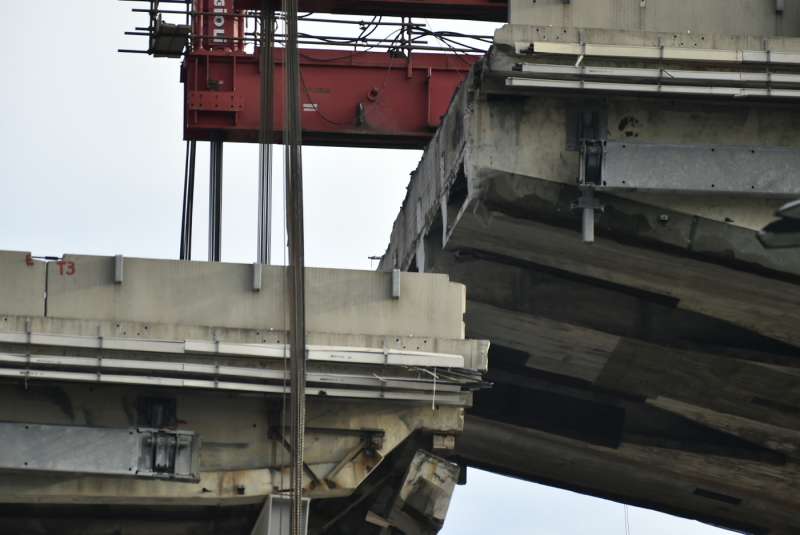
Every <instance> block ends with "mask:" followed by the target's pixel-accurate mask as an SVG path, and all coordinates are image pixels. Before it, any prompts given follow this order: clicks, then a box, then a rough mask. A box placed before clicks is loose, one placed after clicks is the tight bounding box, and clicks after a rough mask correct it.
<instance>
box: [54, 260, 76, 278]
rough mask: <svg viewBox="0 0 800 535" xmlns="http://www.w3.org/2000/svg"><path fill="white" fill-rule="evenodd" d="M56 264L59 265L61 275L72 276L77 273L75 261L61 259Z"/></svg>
mask: <svg viewBox="0 0 800 535" xmlns="http://www.w3.org/2000/svg"><path fill="white" fill-rule="evenodd" d="M56 264H57V265H58V274H59V275H70V276H71V275H74V274H75V262H73V261H72V260H59V261H58V262H56Z"/></svg>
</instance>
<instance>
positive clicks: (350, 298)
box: [0, 255, 465, 338]
mask: <svg viewBox="0 0 800 535" xmlns="http://www.w3.org/2000/svg"><path fill="white" fill-rule="evenodd" d="M64 261H65V262H72V263H73V264H72V265H74V273H72V274H70V272H71V269H70V270H59V269H56V268H55V266H53V269H50V270H49V272H48V281H47V284H48V292H47V315H48V316H49V317H55V318H75V319H117V320H122V321H141V322H154V323H165V324H182V325H204V326H213V327H232V328H242V329H270V328H271V329H285V328H286V325H287V321H288V320H287V319H286V308H285V297H286V295H287V290H286V276H285V275H286V273H285V269H284V268H280V267H269V266H262V267H261V268H260V269H261V270H262V281H263V283H262V289H261V290H260V291H254V290H253V270H254V267H253V266H252V265H246V264H223V263H206V262H178V261H171V260H146V259H138V258H126V259H125V260H124V281H123V282H122V283H121V284H117V283H115V282H114V258H113V257H98V256H81V255H66V256H65V257H64ZM20 269H21V268H20ZM306 273H307V276H306V287H307V290H306V295H307V303H306V306H307V308H308V319H307V325H308V330H309V331H315V332H330V333H352V334H365V335H403V336H408V335H411V336H418V337H424V336H437V337H442V338H463V332H464V331H463V322H462V320H461V315H462V314H463V310H464V301H465V297H464V288H463V286H460V285H458V284H453V283H450V282H449V281H448V280H447V277H445V276H427V277H426V276H420V275H416V274H408V273H406V274H403V275H402V280H401V297H400V298H399V299H392V296H391V284H392V282H391V274H386V273H374V272H361V271H347V270H331V269H314V268H309V269H308V270H307V272H306ZM41 300H43V297H42V298H41ZM3 312H5V313H12V312H13V310H9V311H6V310H5V308H4V307H3V305H2V304H0V313H3Z"/></svg>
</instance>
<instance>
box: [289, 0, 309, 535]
mask: <svg viewBox="0 0 800 535" xmlns="http://www.w3.org/2000/svg"><path fill="white" fill-rule="evenodd" d="M297 4H298V0H284V11H285V12H286V47H285V63H284V65H285V67H284V69H285V70H284V73H285V82H286V90H285V99H286V100H285V106H286V110H285V113H284V118H285V120H284V122H285V124H284V144H285V150H286V154H285V165H286V219H287V221H286V223H287V225H286V226H287V229H288V237H289V267H288V270H289V291H290V298H289V302H290V324H289V325H290V330H291V362H290V368H291V377H290V384H291V393H290V405H291V430H292V432H291V435H292V463H291V464H292V466H291V479H292V481H291V489H292V491H291V509H292V514H291V522H290V526H291V530H290V531H291V534H292V535H304V533H303V529H304V523H303V447H304V438H305V417H306V412H305V394H306V332H305V329H306V327H305V319H306V313H305V280H304V278H305V269H304V268H305V246H304V241H303V167H302V165H303V158H302V130H301V120H300V117H301V110H300V104H301V101H300V56H299V52H298V49H297V40H298V35H297Z"/></svg>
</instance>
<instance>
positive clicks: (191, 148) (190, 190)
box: [180, 141, 197, 260]
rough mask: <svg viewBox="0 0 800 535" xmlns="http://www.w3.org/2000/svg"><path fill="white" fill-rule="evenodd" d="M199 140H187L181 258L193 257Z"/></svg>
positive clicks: (189, 258)
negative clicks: (195, 185)
mask: <svg viewBox="0 0 800 535" xmlns="http://www.w3.org/2000/svg"><path fill="white" fill-rule="evenodd" d="M196 149H197V142H196V141H187V142H186V165H185V169H184V177H183V214H182V217H181V251H180V253H181V255H180V259H181V260H191V259H192V221H193V219H194V217H193V216H194V169H195V156H196V154H197V152H196Z"/></svg>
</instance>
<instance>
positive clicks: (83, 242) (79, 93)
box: [0, 0, 727, 535]
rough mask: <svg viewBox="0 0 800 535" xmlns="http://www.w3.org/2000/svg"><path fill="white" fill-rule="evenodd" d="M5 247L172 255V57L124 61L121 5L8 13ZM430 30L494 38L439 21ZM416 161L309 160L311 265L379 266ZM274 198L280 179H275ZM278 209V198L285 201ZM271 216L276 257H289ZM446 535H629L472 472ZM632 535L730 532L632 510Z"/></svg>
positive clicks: (250, 198) (251, 174) (0, 61)
mask: <svg viewBox="0 0 800 535" xmlns="http://www.w3.org/2000/svg"><path fill="white" fill-rule="evenodd" d="M3 7H4V10H3V18H4V20H6V21H9V22H10V23H9V24H6V25H4V30H3V32H0V45H2V46H1V47H0V49H2V51H3V52H2V53H1V54H0V72H2V73H3V82H2V83H0V101H1V102H3V105H4V109H3V114H2V123H0V124H2V128H0V249H6V250H8V249H10V250H22V251H32V252H33V253H34V254H37V255H61V254H63V253H84V254H102V255H111V254H124V255H127V256H140V257H151V258H176V257H177V255H178V245H179V225H180V217H181V195H182V187H183V158H184V144H183V142H182V141H181V135H182V133H181V111H180V110H181V105H182V104H181V99H182V93H181V90H180V85H179V83H178V62H177V60H166V59H153V58H150V57H148V56H144V55H122V54H117V53H116V49H117V48H142V47H144V43H143V42H141V41H136V40H135V38H130V37H129V38H125V37H123V35H122V32H123V31H125V30H129V29H132V28H133V26H136V25H146V20H143V19H142V18H141V15H139V16H136V15H133V14H131V13H130V11H129V9H130V7H131V4H130V3H126V2H118V1H116V0H71V1H64V0H24V1H18V2H13V3H12V2H3ZM434 25H435V28H436V29H442V28H445V27H447V28H456V29H459V30H462V31H463V30H467V31H487V32H488V31H490V29H491V27H487V26H486V25H464V24H455V25H454V24H453V23H441V22H437V21H434ZM420 154H421V153H420V152H419V151H389V150H370V149H345V148H313V147H308V148H304V174H305V202H306V205H305V206H306V256H307V261H308V263H309V264H310V265H315V266H326V267H337V268H361V269H370V267H372V266H371V265H370V261H369V260H368V257H369V256H373V255H380V254H382V253H383V252H384V250H385V249H386V245H387V240H388V237H389V232H390V230H391V226H392V222H393V221H394V218H395V215H396V214H397V212H398V209H399V207H400V203H401V202H402V199H403V196H404V194H405V187H406V184H407V183H408V177H409V173H410V172H411V171H412V170H413V169H414V167H415V166H416V163H417V161H418V160H419V157H420ZM207 162H208V149H207V146H206V145H205V144H201V146H200V147H199V156H198V174H197V182H198V187H197V191H196V195H195V229H196V230H195V239H194V256H195V258H197V259H205V257H206V239H207V235H206V232H205V230H206V225H207V217H206V212H207V208H208V204H207V177H208V172H207V167H208V166H207ZM276 171H278V174H277V175H276V177H277V178H276V193H277V194H278V195H280V189H281V188H280V182H281V178H280V177H281V174H280V170H279V169H276ZM256 180H257V149H256V148H255V147H254V146H245V145H234V144H228V145H226V148H225V171H224V194H223V238H222V256H223V260H224V261H229V262H253V261H254V260H255V254H256V253H255V250H256V203H257V183H256ZM276 204H277V205H278V206H279V205H280V204H281V201H280V199H279V200H278V202H277V203H276ZM281 218H282V214H281V213H280V211H276V214H275V221H276V224H275V228H276V229H277V232H276V235H275V238H274V240H273V241H274V243H275V249H274V258H275V259H276V260H277V261H278V262H280V261H281V260H282V259H283V252H282V248H281V243H282V241H283V238H282V236H283V233H282V230H281V229H282V225H281ZM468 480H469V483H468V485H467V486H465V487H459V488H458V489H457V491H456V494H455V498H454V501H453V504H452V506H451V512H450V515H449V518H448V521H447V525H446V526H445V529H444V531H443V533H444V534H445V535H472V534H484V533H490V532H494V533H497V534H498V535H499V534H502V535H588V534H591V535H624V533H625V524H624V508H623V506H622V505H620V504H615V503H611V502H607V501H603V500H598V499H594V498H588V497H584V496H579V495H577V494H573V493H568V492H563V491H558V490H554V489H549V488H546V487H542V486H539V485H534V484H531V483H526V482H521V481H517V480H511V479H506V478H501V477H498V476H495V475H491V474H486V473H483V472H479V471H476V470H471V471H470V472H469V478H468ZM630 524H631V533H632V534H634V535H676V534H681V535H712V534H722V533H727V532H724V531H722V530H718V529H715V528H711V527H708V526H704V525H701V524H698V523H696V522H690V521H686V520H682V519H677V518H674V517H668V516H665V515H661V514H657V513H653V512H649V511H644V510H640V509H631V511H630Z"/></svg>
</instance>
